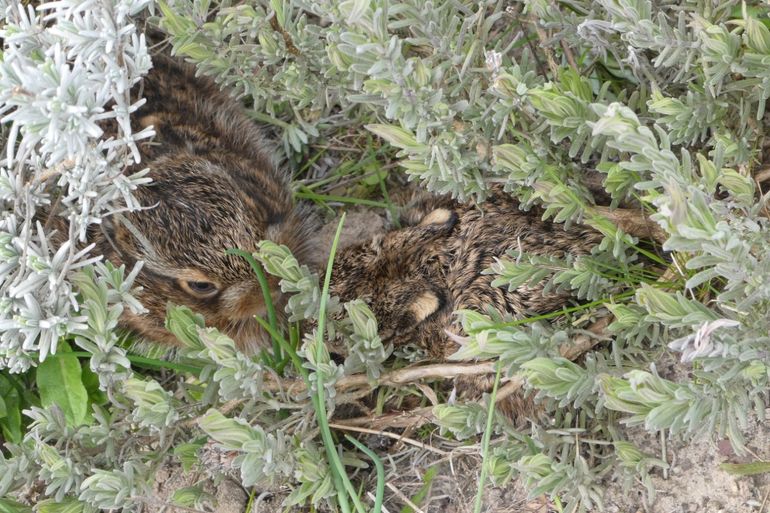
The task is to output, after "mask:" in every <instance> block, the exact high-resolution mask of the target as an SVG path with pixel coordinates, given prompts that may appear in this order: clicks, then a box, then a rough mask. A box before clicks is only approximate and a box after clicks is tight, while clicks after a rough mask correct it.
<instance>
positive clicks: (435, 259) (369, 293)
mask: <svg viewBox="0 0 770 513" xmlns="http://www.w3.org/2000/svg"><path fill="white" fill-rule="evenodd" d="M542 214H543V212H542V210H540V209H538V208H532V209H531V210H529V211H526V212H525V211H522V210H521V209H520V205H519V203H518V201H516V200H515V199H514V198H512V197H511V196H510V195H509V194H507V193H506V192H504V191H503V190H502V188H501V187H497V186H495V187H493V189H492V191H491V192H490V194H489V196H488V197H487V199H486V200H485V201H484V202H483V203H481V204H475V203H472V202H471V203H467V204H462V203H458V202H456V201H453V200H451V199H449V198H445V197H432V196H423V197H421V198H420V199H418V200H417V201H415V202H413V203H412V204H411V205H410V206H409V207H408V208H406V209H405V214H404V216H403V217H404V219H403V221H404V223H405V224H407V225H408V226H406V227H404V228H401V229H398V230H392V231H390V232H388V233H386V234H384V235H382V236H377V237H374V238H373V239H372V240H371V241H368V242H363V243H360V244H357V245H354V246H350V247H348V248H346V249H345V250H344V251H343V252H342V253H341V254H340V255H339V257H338V258H337V259H336V261H335V263H334V270H333V274H332V278H333V282H332V287H331V292H332V293H333V294H335V295H338V296H339V297H340V299H341V300H343V301H349V300H352V299H355V298H360V299H363V300H364V301H365V302H366V303H367V304H369V306H370V307H371V309H372V311H373V312H374V314H375V315H376V317H377V320H378V323H379V328H380V335H381V337H382V338H383V340H384V341H385V342H392V343H393V344H394V345H395V346H398V345H403V344H409V343H411V344H414V345H417V346H418V347H422V348H423V349H425V350H426V351H427V352H428V354H429V356H430V357H431V358H433V359H437V360H443V359H446V358H447V357H448V356H449V355H451V354H452V353H454V352H455V351H456V350H457V348H458V346H457V344H456V343H455V342H454V341H453V339H452V337H451V336H450V335H448V334H447V332H449V333H453V334H457V335H462V331H461V328H460V327H459V326H457V325H456V324H455V323H454V322H453V321H454V318H453V316H452V313H453V312H454V311H456V310H461V309H469V310H475V311H479V312H485V311H486V310H487V309H488V308H489V307H491V308H493V309H494V310H496V311H498V312H500V313H508V314H511V315H513V316H514V317H517V318H521V317H525V316H528V315H534V314H542V313H547V312H551V311H554V310H558V309H559V308H561V307H562V306H564V305H565V304H566V302H567V301H568V300H569V297H570V296H569V295H568V294H564V293H559V292H545V291H544V290H543V288H542V286H532V287H530V286H526V285H524V286H521V287H518V288H515V289H513V290H508V288H507V287H506V288H501V287H493V286H492V281H493V280H494V276H493V275H489V274H483V271H484V270H486V269H488V268H489V267H490V266H491V265H492V264H493V263H495V260H496V259H497V258H499V257H502V256H504V255H505V254H506V252H507V251H509V250H520V251H522V252H524V253H530V254H539V255H552V256H557V257H560V256H565V255H567V254H571V255H575V256H577V255H583V254H587V253H590V251H591V248H592V247H593V246H595V245H596V244H598V243H599V242H600V241H601V238H602V237H601V235H600V234H599V233H597V232H596V231H594V230H592V229H591V228H588V227H584V226H573V227H571V228H570V229H569V230H565V229H564V226H563V225H560V224H556V223H552V222H550V221H543V220H542Z"/></svg>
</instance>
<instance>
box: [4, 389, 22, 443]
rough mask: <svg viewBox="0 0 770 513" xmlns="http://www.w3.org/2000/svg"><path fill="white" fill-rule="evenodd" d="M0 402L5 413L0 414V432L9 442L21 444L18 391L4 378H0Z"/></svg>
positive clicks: (20, 408) (20, 404)
mask: <svg viewBox="0 0 770 513" xmlns="http://www.w3.org/2000/svg"><path fill="white" fill-rule="evenodd" d="M0 401H1V402H2V404H3V408H4V409H5V412H4V413H2V412H0V413H1V414H0V431H1V432H2V433H3V438H5V439H6V440H7V441H9V442H13V443H21V438H22V433H21V410H22V401H21V398H20V397H19V391H18V390H17V389H16V387H14V386H13V384H12V383H11V382H10V381H9V380H8V379H7V378H5V377H4V376H0Z"/></svg>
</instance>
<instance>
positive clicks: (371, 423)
mask: <svg viewBox="0 0 770 513" xmlns="http://www.w3.org/2000/svg"><path fill="white" fill-rule="evenodd" d="M611 321H612V317H611V316H608V317H603V318H601V319H599V320H598V321H596V322H595V323H593V324H592V325H591V326H589V327H588V329H587V330H586V333H583V334H580V335H578V336H577V337H575V339H574V341H573V342H572V343H570V344H565V345H563V346H562V347H561V348H560V349H559V353H560V354H561V355H562V356H563V357H564V358H568V359H570V360H575V359H577V358H578V357H580V356H581V355H582V354H584V353H585V352H587V351H589V350H591V349H592V348H593V347H594V346H595V345H596V344H598V343H599V342H601V341H602V340H606V339H607V337H606V335H605V330H606V328H607V326H609V324H610V322H611ZM487 363H488V364H489V366H488V368H489V371H488V372H487V373H488V374H492V373H494V372H495V366H494V364H493V363H492V362H487ZM446 377H447V378H448V377H450V376H446ZM523 386H524V378H523V377H521V376H518V375H516V376H513V377H512V378H511V379H510V381H508V382H507V383H506V384H505V385H503V386H502V387H501V388H500V389H499V390H498V391H497V397H496V402H500V401H501V400H503V399H505V398H506V397H509V396H511V395H513V394H515V393H517V392H518V391H519V390H521V388H522V387H523ZM434 421H435V417H434V415H433V407H432V406H424V407H420V408H415V409H413V410H409V411H405V412H399V413H388V414H385V415H378V416H366V417H356V418H353V419H345V420H338V421H336V424H337V425H341V426H348V427H352V426H366V427H367V428H369V429H372V430H375V431H383V430H385V429H387V428H391V429H402V428H416V427H419V426H422V425H423V424H428V423H430V422H434Z"/></svg>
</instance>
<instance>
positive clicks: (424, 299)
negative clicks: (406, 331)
mask: <svg viewBox="0 0 770 513" xmlns="http://www.w3.org/2000/svg"><path fill="white" fill-rule="evenodd" d="M441 307H442V305H441V298H439V296H438V295H437V294H436V293H435V292H433V291H431V290H426V291H423V292H421V293H419V294H417V295H416V296H415V297H414V299H412V301H411V302H410V304H409V311H410V312H411V313H412V315H413V316H414V322H415V324H419V323H421V322H422V321H424V320H425V319H427V318H428V317H430V316H431V315H433V314H434V313H436V312H438V311H439V310H440V309H441Z"/></svg>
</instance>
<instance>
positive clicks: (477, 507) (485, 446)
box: [473, 360, 503, 513]
mask: <svg viewBox="0 0 770 513" xmlns="http://www.w3.org/2000/svg"><path fill="white" fill-rule="evenodd" d="M502 368H503V366H502V365H501V364H500V360H498V361H497V372H496V373H495V384H494V385H493V386H492V394H491V395H490V396H489V411H488V412H487V426H486V428H485V429H484V435H483V436H482V437H481V476H479V489H478V492H477V493H476V502H475V504H474V506H473V513H481V503H482V498H483V497H484V485H485V484H486V481H487V473H488V466H489V465H488V463H489V439H490V438H492V421H493V420H494V418H495V399H496V398H497V387H498V385H499V384H500V372H501V370H502Z"/></svg>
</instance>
